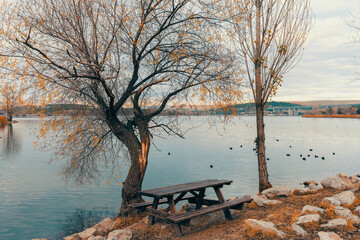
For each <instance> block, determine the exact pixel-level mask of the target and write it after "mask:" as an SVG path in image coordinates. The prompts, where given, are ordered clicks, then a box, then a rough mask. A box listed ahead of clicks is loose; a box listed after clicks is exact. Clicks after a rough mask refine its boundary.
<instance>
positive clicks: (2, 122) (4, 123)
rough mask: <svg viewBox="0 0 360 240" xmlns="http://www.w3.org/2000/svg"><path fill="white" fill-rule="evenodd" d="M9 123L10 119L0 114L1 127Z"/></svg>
mask: <svg viewBox="0 0 360 240" xmlns="http://www.w3.org/2000/svg"><path fill="white" fill-rule="evenodd" d="M6 124H8V120H7V119H6V118H5V117H4V116H0V127H5V125H6Z"/></svg>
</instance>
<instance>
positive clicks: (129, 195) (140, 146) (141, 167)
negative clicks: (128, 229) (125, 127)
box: [119, 121, 150, 216]
mask: <svg viewBox="0 0 360 240" xmlns="http://www.w3.org/2000/svg"><path fill="white" fill-rule="evenodd" d="M137 126H138V129H139V134H140V141H139V139H138V138H137V137H136V135H135V133H134V132H133V131H128V132H127V134H125V136H124V138H123V139H124V141H123V142H124V144H125V145H126V147H127V149H128V151H129V153H130V158H131V165H130V169H129V172H128V175H127V177H126V180H125V182H124V184H123V188H122V191H121V193H122V203H121V208H120V213H119V215H121V216H128V215H132V214H134V213H136V211H135V210H133V209H131V208H130V207H129V204H131V203H137V202H141V201H142V198H141V196H140V194H139V193H140V191H141V186H142V183H143V180H144V176H145V172H146V168H147V163H148V155H149V149H150V135H149V131H148V127H147V122H145V121H139V122H137Z"/></svg>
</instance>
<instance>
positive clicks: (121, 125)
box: [4, 0, 232, 214]
mask: <svg viewBox="0 0 360 240" xmlns="http://www.w3.org/2000/svg"><path fill="white" fill-rule="evenodd" d="M12 8H13V9H15V11H8V12H7V14H4V16H7V18H6V20H5V22H6V21H8V22H7V24H8V25H7V27H6V31H7V33H6V36H7V37H8V38H9V43H8V44H9V45H11V49H12V52H11V53H10V55H11V54H12V55H13V56H16V57H17V58H20V59H24V60H25V61H24V62H23V66H24V67H26V69H27V70H26V75H27V76H28V77H31V78H29V79H31V81H33V83H34V89H33V93H34V95H37V96H40V98H39V100H38V103H41V104H43V105H44V106H45V104H46V103H48V102H57V103H74V104H78V105H81V107H80V108H78V110H77V111H76V112H75V113H74V112H73V113H72V114H73V115H71V116H64V115H63V114H59V115H57V116H55V117H54V118H53V119H52V120H51V121H49V120H47V121H46V122H44V123H43V124H42V126H41V128H40V135H46V136H48V137H49V136H50V132H49V130H51V129H53V130H56V133H54V134H53V140H54V141H55V142H54V143H56V145H55V146H56V149H57V154H58V156H61V157H65V158H66V159H67V162H66V165H65V168H64V170H65V171H64V172H65V175H66V176H67V177H74V178H75V179H76V180H77V181H78V182H83V181H85V180H88V179H92V178H94V177H95V176H96V174H97V173H99V172H100V170H101V169H102V168H104V167H105V168H108V167H109V166H112V167H114V166H116V167H117V168H114V172H115V174H116V172H117V171H121V170H124V169H120V168H119V162H118V161H119V154H120V152H121V150H122V149H125V150H126V151H125V152H126V154H128V156H129V159H130V167H129V171H128V173H127V177H126V179H125V181H124V182H123V188H122V206H121V210H120V212H121V214H127V213H128V212H129V208H128V205H129V204H130V203H133V202H138V201H140V200H141V199H140V196H139V191H140V190H141V185H142V182H143V179H144V174H145V171H146V167H147V164H148V154H149V148H150V142H151V137H152V136H153V135H154V134H155V133H156V131H157V130H163V131H166V132H167V133H177V132H176V129H174V128H172V123H173V121H171V119H170V120H168V121H166V120H165V119H164V118H159V117H158V115H159V114H160V113H161V112H162V111H163V110H164V109H165V108H166V107H167V105H169V104H174V102H176V101H177V100H179V99H181V100H182V101H183V100H184V99H187V98H188V97H192V96H193V93H196V92H197V90H198V88H199V87H201V88H205V89H211V88H212V87H215V86H217V91H207V92H206V93H207V96H206V97H208V96H209V94H211V92H214V93H215V92H218V90H219V89H222V92H226V90H225V89H224V87H225V86H228V85H226V84H225V83H230V81H227V80H228V79H229V76H230V74H231V71H230V70H231V68H230V65H231V62H232V61H231V59H230V58H229V56H230V54H227V51H226V49H225V48H223V46H221V43H220V35H218V31H216V29H215V28H214V26H215V22H214V21H215V19H216V16H215V15H213V14H216V13H215V12H214V11H211V12H210V11H209V9H210V8H206V6H205V4H204V3H202V1H200V0H171V1H170V0H132V1H128V0H115V1H108V0H76V1H74V0H29V1H24V2H22V3H19V4H17V5H15V6H13V7H12ZM14 14H15V15H14ZM12 40H13V41H12ZM19 74H20V73H19ZM191 89H193V92H190V91H191ZM126 154H125V155H126Z"/></svg>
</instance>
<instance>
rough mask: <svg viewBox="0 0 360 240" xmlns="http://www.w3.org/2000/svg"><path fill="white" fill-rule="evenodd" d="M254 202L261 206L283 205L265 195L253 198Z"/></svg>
mask: <svg viewBox="0 0 360 240" xmlns="http://www.w3.org/2000/svg"><path fill="white" fill-rule="evenodd" d="M252 199H253V201H254V202H255V203H256V204H257V205H258V206H259V207H262V206H264V205H275V204H281V203H282V202H280V201H278V200H269V199H268V198H267V197H266V196H265V195H260V196H259V195H255V196H252Z"/></svg>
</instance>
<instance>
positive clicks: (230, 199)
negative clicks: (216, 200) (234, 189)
mask: <svg viewBox="0 0 360 240" xmlns="http://www.w3.org/2000/svg"><path fill="white" fill-rule="evenodd" d="M238 198H239V197H232V198H229V199H227V200H226V201H232V200H235V199H238Z"/></svg>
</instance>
